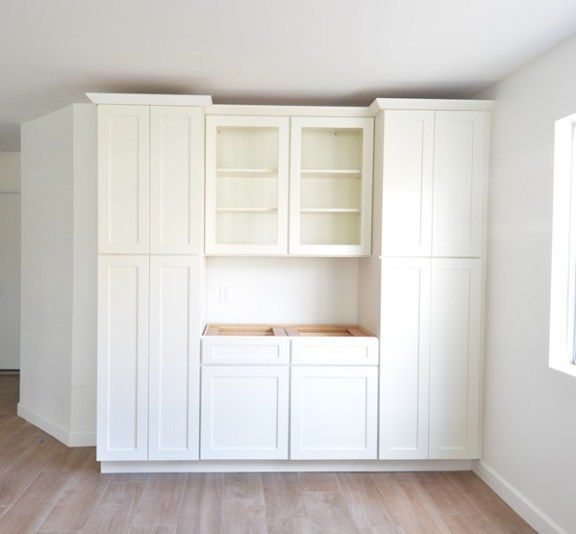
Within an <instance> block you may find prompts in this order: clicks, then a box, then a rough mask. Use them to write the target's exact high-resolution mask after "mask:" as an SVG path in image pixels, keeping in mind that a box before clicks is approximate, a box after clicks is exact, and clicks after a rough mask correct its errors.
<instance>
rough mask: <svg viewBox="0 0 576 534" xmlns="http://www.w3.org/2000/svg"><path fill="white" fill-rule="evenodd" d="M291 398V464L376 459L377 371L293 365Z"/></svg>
mask: <svg viewBox="0 0 576 534" xmlns="http://www.w3.org/2000/svg"><path fill="white" fill-rule="evenodd" d="M290 398H291V410H290V458H291V459H293V460H370V459H376V457H377V440H378V436H377V432H378V430H377V429H378V415H377V414H378V368H377V367H376V366H365V367H360V366H293V367H292V381H291V391H290Z"/></svg>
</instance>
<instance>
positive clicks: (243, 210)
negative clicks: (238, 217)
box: [216, 208, 278, 213]
mask: <svg viewBox="0 0 576 534" xmlns="http://www.w3.org/2000/svg"><path fill="white" fill-rule="evenodd" d="M216 211H218V212H222V213H271V212H276V211H278V208H216Z"/></svg>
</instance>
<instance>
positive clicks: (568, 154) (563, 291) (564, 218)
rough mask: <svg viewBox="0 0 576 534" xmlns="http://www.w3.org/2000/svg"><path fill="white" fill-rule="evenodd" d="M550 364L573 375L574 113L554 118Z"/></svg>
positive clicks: (575, 319) (575, 281) (575, 265)
mask: <svg viewBox="0 0 576 534" xmlns="http://www.w3.org/2000/svg"><path fill="white" fill-rule="evenodd" d="M554 144H555V149H554V152H555V153H554V211H553V221H552V281H551V296H550V354H549V357H550V367H552V368H553V369H556V370H558V371H562V372H565V373H568V374H570V375H573V376H576V114H574V115H570V116H568V117H564V118H563V119H560V120H558V121H556V126H555V138H554Z"/></svg>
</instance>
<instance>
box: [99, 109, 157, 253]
mask: <svg viewBox="0 0 576 534" xmlns="http://www.w3.org/2000/svg"><path fill="white" fill-rule="evenodd" d="M148 115H149V113H148V108H147V107H141V106H99V109H98V198H99V202H98V205H99V213H98V220H99V228H98V230H99V239H98V241H99V251H100V253H145V252H148V245H149V243H148V224H149V223H148V211H149V198H148V193H149V164H150V162H149V124H148V121H149V118H148Z"/></svg>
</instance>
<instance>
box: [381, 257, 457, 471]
mask: <svg viewBox="0 0 576 534" xmlns="http://www.w3.org/2000/svg"><path fill="white" fill-rule="evenodd" d="M431 267H432V266H431V260H430V259H424V258H385V259H384V260H383V262H382V282H381V283H382V316H381V324H382V327H381V331H380V336H381V341H380V451H379V457H380V458H381V459H387V460H401V459H426V458H428V404H429V403H428V395H429V380H430V299H431V294H430V284H431ZM446 298H449V297H446Z"/></svg>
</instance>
